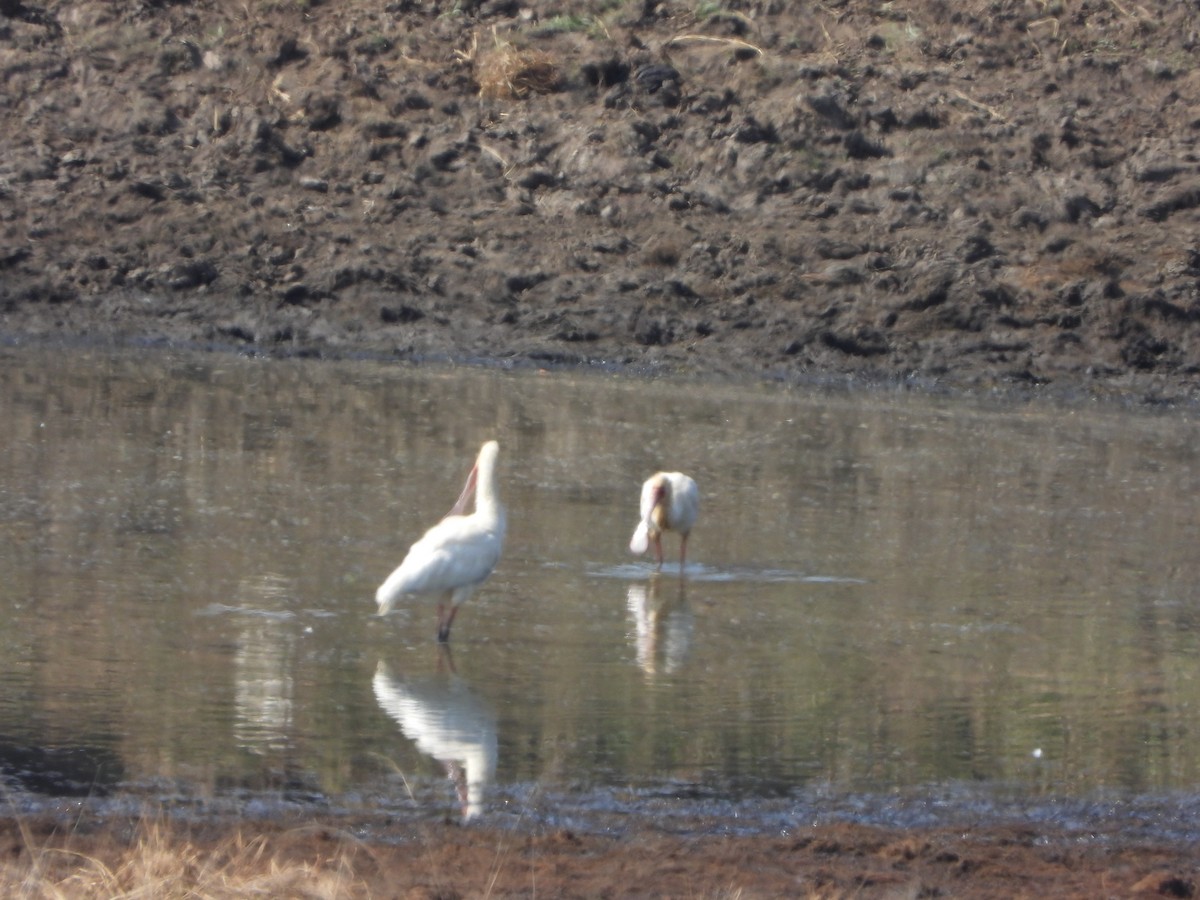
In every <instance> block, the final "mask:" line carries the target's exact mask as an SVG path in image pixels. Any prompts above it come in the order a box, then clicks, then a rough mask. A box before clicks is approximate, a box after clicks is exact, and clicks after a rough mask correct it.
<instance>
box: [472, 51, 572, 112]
mask: <svg viewBox="0 0 1200 900" xmlns="http://www.w3.org/2000/svg"><path fill="white" fill-rule="evenodd" d="M472 62H473V63H474V66H475V80H476V81H477V82H478V84H479V95H480V96H481V97H485V98H488V99H492V100H503V99H510V100H521V99H523V98H525V97H528V96H529V95H530V94H549V93H551V92H552V91H556V90H558V87H559V85H560V84H561V83H562V73H561V72H560V71H559V68H558V65H557V64H556V63H555V61H554V58H553V57H552V56H551V55H550V54H549V53H546V52H544V51H542V50H531V49H527V48H522V47H516V46H513V45H512V44H510V43H507V42H505V41H497V42H496V43H495V45H494V47H493V48H492V49H490V50H484V51H481V52H478V53H475V54H472Z"/></svg>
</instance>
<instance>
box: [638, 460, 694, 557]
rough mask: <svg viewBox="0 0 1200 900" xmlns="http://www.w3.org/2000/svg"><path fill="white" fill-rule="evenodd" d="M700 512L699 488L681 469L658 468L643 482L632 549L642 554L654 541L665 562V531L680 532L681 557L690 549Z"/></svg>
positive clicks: (658, 555)
mask: <svg viewBox="0 0 1200 900" xmlns="http://www.w3.org/2000/svg"><path fill="white" fill-rule="evenodd" d="M699 515H700V489H699V488H697V487H696V482H695V481H693V480H692V479H691V478H689V477H688V476H687V475H684V474H683V473H682V472H656V473H655V474H654V475H651V476H650V477H649V478H647V479H646V482H645V484H643V485H642V496H641V502H640V504H639V519H638V524H637V528H636V529H634V532H633V537H632V538H631V539H630V541H629V549H630V551H631V552H632V553H635V554H638V555H639V556H640V555H641V554H643V553H645V552H646V551H647V550H648V549H649V548H650V543H651V542H653V543H654V547H655V551H656V555H657V557H658V561H659V563H660V564H661V563H662V533H663V532H664V531H677V532H679V535H680V538H681V541H682V544H681V550H680V561H681V563H682V560H683V556H684V554H685V553H686V549H687V538H688V535H689V534H690V533H691V531H692V528H693V526H695V524H696V519H697V517H698V516H699Z"/></svg>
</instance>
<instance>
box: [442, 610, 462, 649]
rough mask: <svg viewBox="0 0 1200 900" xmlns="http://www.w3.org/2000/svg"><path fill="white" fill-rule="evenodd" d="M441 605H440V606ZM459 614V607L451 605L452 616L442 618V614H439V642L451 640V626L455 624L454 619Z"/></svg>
mask: <svg viewBox="0 0 1200 900" xmlns="http://www.w3.org/2000/svg"><path fill="white" fill-rule="evenodd" d="M440 605H441V604H439V606H440ZM457 613H458V607H457V606H455V605H453V604H451V606H450V615H448V616H446V617H445V619H443V618H442V615H441V613H440V612H439V613H438V640H439V641H441V642H442V643H445V642H446V641H448V640H450V626H451V625H453V624H454V617H455V615H457Z"/></svg>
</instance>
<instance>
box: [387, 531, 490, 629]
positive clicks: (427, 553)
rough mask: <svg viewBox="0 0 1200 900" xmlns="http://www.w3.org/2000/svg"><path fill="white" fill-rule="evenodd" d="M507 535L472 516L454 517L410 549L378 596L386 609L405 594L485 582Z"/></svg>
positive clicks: (436, 590)
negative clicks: (480, 524) (484, 525)
mask: <svg viewBox="0 0 1200 900" xmlns="http://www.w3.org/2000/svg"><path fill="white" fill-rule="evenodd" d="M502 541H503V536H502V535H501V534H500V533H498V531H497V530H496V529H492V528H487V527H480V526H479V525H478V523H476V522H475V521H474V520H473V518H472V517H471V516H450V517H449V518H446V519H443V520H442V521H441V522H439V523H438V524H436V525H434V526H433V527H432V528H430V529H429V530H428V531H427V532H425V535H424V536H423V537H422V538H421V539H420V540H419V541H417V542H416V543H415V544H413V545H412V547H411V548H409V551H408V555H407V556H405V557H404V562H402V563H400V565H399V567H398V568H397V569H396V571H394V572H393V573H392V574H391V575H390V576H389V577H388V579H387V581H385V582H384V583H383V585H382V586H381V587H380V588H379V591H378V592H377V593H376V595H375V599H376V601H377V602H378V603H379V605H380V607H381V610H382V611H384V612H386V611H387V610H389V609H391V606H392V604H393V603H395V601H396V600H397V599H399V598H400V597H401V596H403V595H405V594H434V593H441V592H443V591H451V590H454V589H455V588H460V587H464V586H466V585H472V584H478V583H479V582H481V581H483V580H484V579H485V578H487V577H488V575H490V574H491V571H492V569H493V568H495V566H496V562H497V561H498V560H499V559H500V548H501V544H502Z"/></svg>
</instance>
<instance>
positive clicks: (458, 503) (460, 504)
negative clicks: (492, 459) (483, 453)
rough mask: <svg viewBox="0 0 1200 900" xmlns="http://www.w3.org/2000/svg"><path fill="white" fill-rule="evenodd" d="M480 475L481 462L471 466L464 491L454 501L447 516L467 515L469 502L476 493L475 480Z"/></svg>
mask: <svg viewBox="0 0 1200 900" xmlns="http://www.w3.org/2000/svg"><path fill="white" fill-rule="evenodd" d="M478 477H479V463H476V464H475V465H473V466H472V467H471V474H470V475H468V476H467V483H466V484H465V485H463V490H462V493H461V494H459V496H458V499H457V500H455V501H454V506H453V507H451V509H450V512H448V513H446V515H447V516H462V515H466V512H467V503H468V502H470V500H471V495H472V494H474V493H475V481H476V479H477V478H478Z"/></svg>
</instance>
